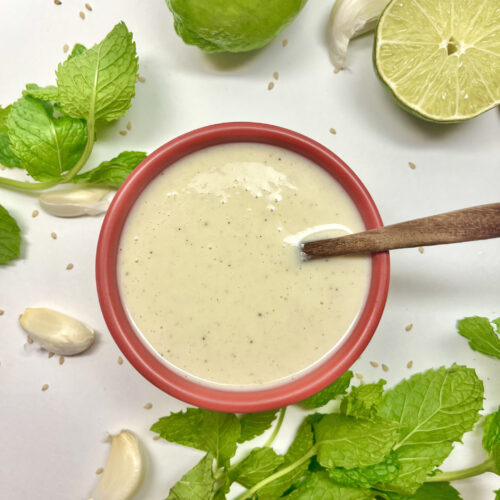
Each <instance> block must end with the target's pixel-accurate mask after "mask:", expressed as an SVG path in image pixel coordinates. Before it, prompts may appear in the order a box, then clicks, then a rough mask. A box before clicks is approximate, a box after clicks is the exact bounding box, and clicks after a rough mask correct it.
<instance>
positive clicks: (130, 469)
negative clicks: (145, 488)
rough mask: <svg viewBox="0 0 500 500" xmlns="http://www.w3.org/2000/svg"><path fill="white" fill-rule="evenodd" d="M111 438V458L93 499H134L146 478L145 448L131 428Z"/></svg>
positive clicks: (107, 462)
mask: <svg viewBox="0 0 500 500" xmlns="http://www.w3.org/2000/svg"><path fill="white" fill-rule="evenodd" d="M109 438H110V441H111V449H110V451H109V456H108V460H107V461H106V466H105V467H104V472H103V473H102V475H101V477H100V479H99V482H98V483H97V486H96V487H95V489H94V492H93V493H92V496H91V498H90V500H131V499H132V498H133V497H134V495H135V494H136V493H137V492H138V490H139V488H140V487H141V485H142V482H143V480H144V473H145V470H146V455H145V451H144V448H143V447H142V445H141V443H140V442H139V440H138V439H137V436H136V435H135V434H134V433H133V432H132V431H129V430H122V431H121V432H120V433H119V434H116V435H110V436H109Z"/></svg>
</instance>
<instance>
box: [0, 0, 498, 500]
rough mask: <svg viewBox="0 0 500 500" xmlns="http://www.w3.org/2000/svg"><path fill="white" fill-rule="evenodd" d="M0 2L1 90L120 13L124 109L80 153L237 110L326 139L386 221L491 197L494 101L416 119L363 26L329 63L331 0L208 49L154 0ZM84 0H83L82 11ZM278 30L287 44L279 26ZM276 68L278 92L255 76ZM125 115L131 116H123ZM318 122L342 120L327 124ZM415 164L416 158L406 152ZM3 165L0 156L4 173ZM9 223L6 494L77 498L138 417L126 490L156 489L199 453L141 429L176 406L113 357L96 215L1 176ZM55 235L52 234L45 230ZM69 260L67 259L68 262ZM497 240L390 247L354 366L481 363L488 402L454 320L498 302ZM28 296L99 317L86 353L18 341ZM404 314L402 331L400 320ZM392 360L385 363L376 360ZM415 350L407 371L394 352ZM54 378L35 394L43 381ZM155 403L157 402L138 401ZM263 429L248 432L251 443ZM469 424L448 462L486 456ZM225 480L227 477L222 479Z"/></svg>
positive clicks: (478, 487)
mask: <svg viewBox="0 0 500 500" xmlns="http://www.w3.org/2000/svg"><path fill="white" fill-rule="evenodd" d="M62 1H63V4H62V5H61V6H55V5H54V4H53V3H52V1H51V0H31V1H29V2H27V1H25V2H19V1H16V0H2V2H0V54H1V59H2V61H1V66H2V75H1V78H0V104H2V105H4V106H5V105H7V104H9V103H11V102H13V101H14V100H15V99H17V98H18V97H19V96H20V94H21V90H22V88H23V86H24V84H26V83H28V82H36V83H38V84H40V85H45V84H53V83H55V77H54V70H55V68H56V66H57V64H58V62H60V61H61V60H62V59H63V58H64V57H65V55H64V54H63V51H62V47H63V45H64V44H65V43H68V44H69V45H70V46H72V45H73V44H74V43H75V42H81V43H84V44H85V45H87V46H90V45H92V44H93V43H95V42H98V41H100V40H101V39H102V38H103V37H104V36H105V34H106V33H107V32H108V31H109V30H110V29H111V28H112V27H113V26H114V24H115V23H117V22H118V21H120V20H124V21H125V22H126V24H127V26H128V27H129V29H130V30H131V31H132V32H133V33H134V38H135V40H136V42H137V50H138V54H139V59H140V73H141V74H142V75H144V76H145V77H146V79H147V81H146V83H145V84H141V83H138V84H137V95H136V98H135V100H134V102H133V106H132V108H131V109H130V111H129V112H128V113H127V114H126V116H124V117H123V118H122V119H120V120H119V122H118V123H116V124H114V125H113V126H111V127H109V128H108V129H107V130H106V131H105V132H104V133H101V134H100V135H99V142H98V143H97V144H96V146H95V148H94V152H93V154H92V156H91V159H90V162H89V163H88V165H89V167H93V166H95V165H96V164H98V163H99V162H100V161H102V160H105V159H109V158H111V157H113V156H115V155H116V154H118V153H119V152H120V151H122V150H124V149H129V150H130V149H135V150H144V151H147V152H151V151H153V150H154V149H155V148H157V147H158V146H160V145H161V144H163V143H164V142H166V141H168V140H169V139H172V138H174V137H175V136H177V135H179V134H180V133H183V132H186V131H189V130H191V129H194V128H197V127H199V126H203V125H208V124H212V123H216V122H222V121H231V120H249V121H262V122H268V123H272V124H276V125H281V126H285V127H288V128H291V129H294V130H296V131H298V132H301V133H304V134H306V135H308V136H310V137H312V138H314V139H316V140H318V141H320V142H322V143H323V144H325V145H326V146H328V147H329V148H331V149H332V150H333V151H334V152H335V153H337V154H338V155H339V156H340V157H341V158H342V159H343V160H345V161H346V162H347V163H348V164H349V165H350V166H351V167H352V168H353V169H354V170H355V172H356V173H357V174H358V175H359V176H360V177H361V179H362V180H363V182H364V183H365V184H366V186H367V187H368V189H369V190H370V191H371V193H372V195H373V197H374V199H375V201H376V203H377V204H378V206H379V209H380V211H381V214H382V217H383V219H384V221H385V223H392V222H397V221H403V220H406V219H409V218H413V217H418V216H424V215H430V214H433V213H438V212H442V211H446V210H451V209H457V208H462V207H466V206H471V205H474V204H482V203H488V202H495V201H499V197H500V195H499V185H500V161H499V160H500V154H499V153H500V144H499V141H500V114H499V110H498V108H497V109H493V110H492V111H490V112H488V113H486V114H485V115H483V116H480V117H479V118H476V119H474V120H472V121H469V122H466V123H463V124H460V125H448V126H439V125H433V124H429V123H425V122H423V121H421V120H419V119H417V118H414V117H412V116H410V115H409V114H407V113H406V112H404V111H402V110H401V109H399V108H398V107H397V106H396V105H395V104H394V102H393V101H392V100H391V98H390V97H389V96H388V95H387V93H386V92H385V90H384V89H383V88H382V86H381V85H380V83H379V82H378V80H377V78H376V77H375V74H374V71H373V68H372V62H371V45H372V37H371V36H368V37H366V38H364V39H361V40H357V41H355V42H354V43H353V44H352V50H351V51H350V53H349V70H348V71H345V72H342V73H340V74H333V71H332V67H331V65H330V62H329V59H328V54H327V50H326V46H325V40H326V25H327V18H328V14H329V9H330V4H331V1H327V2H321V1H319V0H311V1H310V2H309V4H308V5H307V6H306V8H305V9H304V11H303V12H302V14H301V15H300V17H299V18H298V19H297V21H296V22H295V23H294V24H292V25H291V26H290V27H289V28H288V29H287V30H286V31H285V32H284V34H282V35H281V36H280V37H279V38H278V39H277V40H275V41H274V42H273V43H272V44H271V45H269V46H268V47H267V48H265V49H264V50H262V51H260V52H258V53H255V54H251V55H247V56H229V57H222V56H212V57H209V56H206V55H204V54H202V53H201V52H200V51H198V50H197V49H196V48H193V47H188V46H186V45H184V44H183V43H182V41H181V40H180V38H178V37H177V36H176V34H175V32H174V30H173V26H172V17H171V14H170V12H169V11H168V9H167V7H166V6H165V5H164V2H163V1H162V0H147V1H146V0H143V1H141V2H139V1H133V0H120V1H118V0H114V1H111V0H108V1H106V2H105V1H103V0H93V1H91V4H92V7H93V12H87V11H85V9H84V2H82V1H78V2H77V1H74V0H72V1H70V0H62ZM79 11H85V13H86V19H85V20H84V21H82V20H81V19H80V17H79V15H78V12H79ZM285 38H286V39H288V40H289V44H288V46H287V47H286V48H283V47H282V44H281V42H282V40H283V39H285ZM275 71H278V72H279V74H280V77H279V81H278V82H276V86H275V88H274V89H273V90H272V91H268V90H267V84H268V82H269V81H271V80H272V75H273V72H275ZM128 121H131V122H132V125H133V129H132V131H131V132H130V133H129V134H128V135H127V136H126V137H123V136H121V135H119V133H118V132H119V130H122V129H124V128H125V124H126V123H127V122H128ZM330 127H334V128H335V129H336V130H337V135H331V134H330V133H329V129H330ZM409 161H412V162H414V163H415V164H416V165H417V168H416V169H415V170H411V169H410V168H409V166H408V162H409ZM2 174H5V172H2ZM0 203H1V204H2V205H4V206H5V207H6V208H7V209H8V210H9V211H11V213H12V214H13V215H14V216H15V217H16V218H17V220H18V221H19V223H20V225H21V227H22V231H23V235H24V242H25V243H24V246H23V259H22V260H19V261H17V262H15V263H14V264H13V265H11V266H7V267H4V268H2V269H0V308H1V309H4V310H5V314H4V315H3V316H1V317H0V339H1V349H0V363H1V364H0V401H1V403H0V464H1V466H0V497H1V498H2V499H5V500H25V499H26V500H27V499H37V500H85V499H87V498H88V495H89V493H90V491H91V490H92V488H93V486H94V484H95V482H96V480H97V478H96V476H95V470H96V469H97V468H98V467H100V466H103V465H104V463H105V459H106V457H107V453H108V445H107V444H106V443H104V438H105V436H106V432H108V431H110V432H117V431H119V430H120V429H121V428H130V429H132V430H134V431H135V432H136V433H137V434H138V435H139V436H140V437H141V438H142V440H143V441H144V443H145V445H146V447H147V450H148V452H149V454H150V464H151V465H150V468H149V471H148V475H147V480H146V483H145V485H144V487H143V489H142V490H141V492H140V494H139V495H138V497H137V499H138V500H156V499H162V498H165V497H166V496H167V494H168V490H169V488H170V487H171V486H172V485H173V484H174V482H175V481H176V480H178V479H179V478H180V477H181V476H182V474H183V473H184V472H186V471H187V469H188V468H190V467H191V466H192V465H194V464H195V463H196V462H197V461H198V459H199V457H200V456H201V453H198V452H196V451H193V450H190V449H187V448H184V447H181V446H176V445H173V444H169V443H166V442H162V441H153V440H152V436H153V435H152V433H150V432H149V431H148V428H149V426H150V425H151V424H152V423H154V422H155V421H156V419H157V418H158V417H161V416H164V415H167V414H168V413H169V412H171V411H179V410H181V409H182V408H184V407H185V405H184V404H183V403H182V402H180V401H177V400H174V399H173V398H171V397H169V396H168V395H166V394H164V393H162V392H161V391H159V390H158V389H156V388H155V387H153V386H152V385H151V384H150V383H149V382H147V381H146V380H145V379H143V378H142V377H141V376H140V375H139V374H138V373H137V372H136V371H135V370H134V369H133V368H132V367H131V366H130V365H129V363H128V362H127V361H126V360H125V362H124V364H123V365H121V366H120V365H118V364H117V358H118V356H119V355H120V354H121V353H120V352H119V351H118V348H117V347H116V345H115V344H114V342H113V340H112V338H111V337H110V335H109V333H108V331H107V329H106V326H105V324H104V321H103V319H102V316H101V313H100V310H99V305H98V301H97V294H96V290H95V281H94V256H95V246H96V242H97V237H98V233H99V227H100V225H101V221H102V219H101V218H86V219H84V218H82V219H78V220H64V219H58V218H54V217H51V216H49V215H47V214H45V213H43V212H41V213H40V215H39V216H38V217H37V218H32V217H31V212H32V211H33V210H34V209H36V208H38V206H37V200H36V198H31V197H30V196H28V195H24V194H17V193H13V192H7V191H5V190H1V191H0ZM52 231H54V232H56V233H57V235H58V237H57V240H53V239H52V238H51V237H50V233H51V232H52ZM69 262H71V263H73V264H74V266H75V267H74V269H73V270H71V271H67V270H66V269H65V268H66V265H67V264H68V263H69ZM499 276H500V242H499V241H498V240H492V241H488V242H476V243H468V244H462V245H454V246H448V247H439V248H437V247H435V248H428V249H426V251H425V253H424V254H423V255H422V254H420V253H419V252H418V251H417V250H416V249H414V250H402V251H397V252H393V254H392V272H391V288H390V294H389V300H388V303H387V308H386V311H385V314H384V316H383V319H382V321H381V323H380V326H379V328H378V330H377V332H376V334H375V337H374V339H373V341H372V342H371V343H370V345H369V346H368V348H367V349H366V351H365V352H364V354H363V355H362V357H361V359H360V360H359V361H358V362H357V363H356V364H355V365H354V370H355V371H356V372H360V373H362V374H364V377H365V380H366V381H375V380H378V378H380V377H382V376H383V377H384V378H386V379H387V380H388V382H389V385H391V384H393V383H396V382H398V381H399V380H400V379H401V378H403V377H405V376H408V375H410V374H411V373H413V372H416V371H420V370H425V369H427V368H431V367H438V366H440V365H447V366H448V365H450V364H452V363H453V362H458V363H463V364H467V365H468V366H471V367H474V368H476V370H477V372H478V374H479V376H480V377H481V378H482V379H483V380H484V383H485V394H486V400H485V409H486V410H492V409H494V408H496V406H497V405H498V404H499V403H500V384H499V383H498V378H499V377H498V375H499V372H500V362H499V361H495V360H493V359H490V358H487V357H485V356H482V355H480V354H477V353H474V352H472V351H471V350H470V349H469V348H468V346H467V343H466V342H465V340H464V339H462V338H461V337H459V336H458V335H457V334H456V333H455V322H456V320H457V319H459V318H461V317H464V316H467V315H474V314H477V315H484V316H488V317H490V318H493V317H498V316H500V280H499ZM28 306H46V307H52V308H55V309H59V310H61V311H64V312H67V313H68V314H72V315H74V316H75V317H77V318H80V319H82V320H84V321H85V322H87V323H89V324H90V325H92V326H93V327H94V328H95V329H96V330H97V331H98V332H99V338H98V341H97V343H96V345H95V346H94V347H93V348H92V349H91V350H90V351H89V352H87V353H86V354H85V355H82V356H78V357H74V358H69V359H66V362H65V363H64V365H62V366H59V364H58V360H57V357H54V358H52V359H48V358H47V353H46V352H44V351H41V350H38V349H37V348H35V346H34V345H33V346H29V348H27V347H28V346H26V336H25V335H24V334H23V332H22V331H21V329H20V327H19V326H18V324H17V316H18V315H19V314H20V313H21V312H22V311H23V310H24V308H25V307H28ZM409 323H413V324H414V327H413V329H412V330H411V331H410V332H406V331H405V328H404V327H405V325H407V324H409ZM370 360H376V361H379V362H384V363H386V364H387V365H388V366H389V368H390V370H389V372H388V373H383V372H382V371H381V369H380V368H378V369H375V368H373V367H371V366H370V364H369V361H370ZM410 360H413V362H414V367H413V369H412V370H408V369H407V368H406V364H407V362H408V361H410ZM45 383H47V384H49V385H50V388H49V390H48V391H46V392H41V387H42V385H43V384H45ZM148 402H151V403H153V408H152V409H151V410H145V409H144V408H143V406H144V405H145V404H146V403H148ZM300 418H301V412H300V411H299V410H297V409H295V408H292V409H290V411H289V412H288V414H287V417H286V421H285V425H284V428H283V430H282V432H281V434H280V436H279V437H278V439H277V441H276V448H277V449H278V450H279V451H283V450H284V449H285V448H286V446H287V445H288V444H289V442H290V441H291V439H292V435H293V432H294V430H295V428H296V426H297V425H298V423H299V420H300ZM265 439H266V437H265V436H264V437H263V438H260V439H257V440H256V443H259V442H263V441H264V440H265ZM483 457H484V453H483V451H482V450H481V447H480V442H479V432H477V431H476V432H475V433H471V434H470V435H468V436H467V437H466V439H465V446H462V445H459V446H456V449H455V451H454V452H453V454H452V457H451V458H450V459H448V460H447V461H446V463H445V464H444V466H443V469H444V470H450V469H452V468H458V467H466V466H471V465H475V464H476V463H478V462H480V461H482V460H483ZM455 486H456V487H457V488H458V489H460V491H461V492H462V493H463V497H464V499H470V500H487V499H492V498H493V493H492V490H493V489H495V488H499V487H500V479H499V478H494V477H493V476H492V475H484V476H481V477H479V478H475V479H470V480H466V481H462V482H459V483H455ZM233 491H234V490H233Z"/></svg>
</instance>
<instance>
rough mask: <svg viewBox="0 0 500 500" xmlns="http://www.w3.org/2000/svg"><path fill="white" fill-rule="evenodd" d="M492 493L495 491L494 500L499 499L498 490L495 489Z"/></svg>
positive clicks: (499, 493) (499, 492)
mask: <svg viewBox="0 0 500 500" xmlns="http://www.w3.org/2000/svg"><path fill="white" fill-rule="evenodd" d="M493 493H495V500H500V490H496V491H494V492H493Z"/></svg>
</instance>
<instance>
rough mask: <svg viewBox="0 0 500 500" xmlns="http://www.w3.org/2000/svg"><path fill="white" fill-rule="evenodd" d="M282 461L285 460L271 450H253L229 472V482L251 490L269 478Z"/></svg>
mask: <svg viewBox="0 0 500 500" xmlns="http://www.w3.org/2000/svg"><path fill="white" fill-rule="evenodd" d="M284 460H285V458H284V457H282V456H280V455H277V454H276V452H275V451H274V450H273V449H272V448H254V449H253V450H252V451H251V452H250V454H249V455H248V456H247V457H246V458H245V459H244V460H242V461H241V462H240V463H239V464H238V465H237V466H236V467H235V468H234V469H232V470H231V471H230V478H231V481H236V482H238V483H240V484H241V485H242V486H244V487H245V488H251V487H252V486H254V485H255V484H257V483H258V482H260V481H262V480H263V479H265V478H266V477H268V476H270V475H271V474H272V473H273V472H274V470H275V469H276V468H277V467H278V466H279V465H281V464H282V463H283V462H284Z"/></svg>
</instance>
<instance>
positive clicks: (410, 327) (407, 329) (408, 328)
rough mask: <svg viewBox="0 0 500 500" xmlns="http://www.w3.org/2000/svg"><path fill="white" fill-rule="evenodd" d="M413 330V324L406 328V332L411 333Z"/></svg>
mask: <svg viewBox="0 0 500 500" xmlns="http://www.w3.org/2000/svg"><path fill="white" fill-rule="evenodd" d="M412 328H413V323H410V324H409V325H406V326H405V330H406V331H407V332H409V331H410V330H411V329H412Z"/></svg>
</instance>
